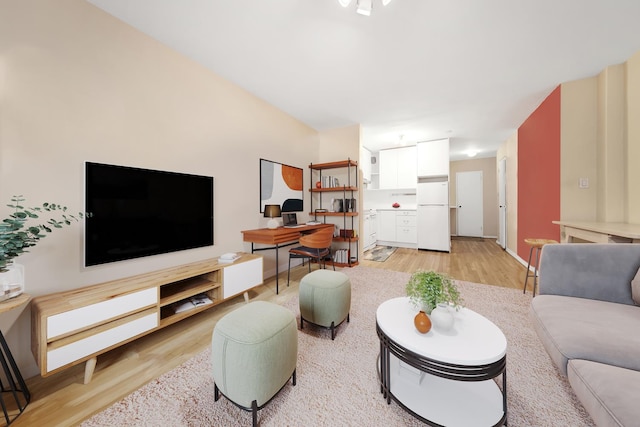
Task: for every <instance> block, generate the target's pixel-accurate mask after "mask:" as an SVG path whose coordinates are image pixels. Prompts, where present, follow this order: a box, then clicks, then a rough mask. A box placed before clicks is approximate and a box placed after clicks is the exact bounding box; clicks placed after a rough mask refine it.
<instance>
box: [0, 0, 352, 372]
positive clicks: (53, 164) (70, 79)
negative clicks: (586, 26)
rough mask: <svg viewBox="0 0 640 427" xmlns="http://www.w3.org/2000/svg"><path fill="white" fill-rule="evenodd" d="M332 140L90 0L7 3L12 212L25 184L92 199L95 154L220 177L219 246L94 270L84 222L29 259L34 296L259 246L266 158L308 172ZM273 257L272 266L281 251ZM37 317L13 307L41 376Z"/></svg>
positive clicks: (17, 341) (62, 196) (2, 126)
mask: <svg viewBox="0 0 640 427" xmlns="http://www.w3.org/2000/svg"><path fill="white" fill-rule="evenodd" d="M319 141H320V139H319V136H318V133H317V132H316V131H314V130H313V129H311V128H309V127H307V126H305V125H304V124H302V123H300V122H298V121H296V120H294V119H293V118H291V117H290V116H288V115H286V114H284V113H283V112H281V111H279V110H278V109H276V108H274V107H272V106H270V105H268V104H266V103H265V102H264V101H262V100H260V99H258V98H256V97H254V96H252V95H251V94H249V93H247V92H246V91H244V90H243V89H240V88H238V87H237V86H234V85H233V84H231V83H229V82H228V81H225V80H223V79H222V78H220V77H218V76H217V75H215V74H213V73H212V72H210V71H209V70H207V69H205V68H203V67H202V66H200V65H198V64H196V63H194V62H193V61H191V60H189V59H187V58H185V57H183V56H181V55H179V54H177V53H176V52H174V51H172V50H170V49H168V48H167V47H165V46H164V45H162V44H160V43H159V42H157V41H155V40H152V39H151V38H149V37H147V36H145V35H143V34H141V33H139V32H137V31H136V30H134V29H132V28H131V27H129V26H127V25H126V24H124V23H122V22H120V21H118V20H116V19H114V18H113V17H111V16H110V15H107V14H106V13H104V12H102V11H101V10H99V9H97V8H95V7H93V6H92V5H90V4H88V3H86V2H84V1H82V0H60V1H57V2H48V1H42V0H40V1H37V0H19V1H18V0H11V1H4V2H1V3H0V204H1V205H2V207H1V208H0V215H1V217H4V216H6V214H7V213H8V208H6V207H4V205H5V204H6V203H7V202H8V201H9V198H10V197H11V195H14V194H23V195H25V196H26V197H27V198H28V201H29V202H31V203H33V204H39V203H41V202H44V201H52V202H58V203H64V204H67V205H69V206H70V207H72V208H73V209H74V210H81V209H82V205H83V203H84V197H83V182H84V174H83V167H84V162H85V161H94V162H104V163H111V164H120V165H128V166H136V167H143V168H151V169H161V170H169V171H177V172H187V173H194V174H203V175H211V176H214V177H215V231H214V232H215V245H214V246H213V247H208V248H202V249H195V250H188V251H182V252H178V253H174V254H167V255H158V256H153V257H147V258H141V259H138V260H132V261H124V262H118V263H113V264H108V265H103V266H96V267H90V268H84V267H83V261H82V247H83V245H82V240H83V233H82V226H80V225H75V224H74V225H73V226H72V227H70V228H69V229H65V230H57V231H56V232H54V233H53V234H51V235H50V236H48V237H47V238H46V239H45V240H43V241H42V242H41V243H40V244H39V245H38V246H37V247H35V248H33V249H32V251H31V252H30V253H29V254H26V255H23V256H21V257H20V258H19V261H20V262H21V263H22V264H24V265H25V266H26V270H27V273H26V290H27V292H28V293H30V294H32V295H34V296H36V295H42V294H49V293H52V292H56V291H62V290H67V289H74V288H77V287H81V286H85V285H89V284H93V283H99V282H103V281H106V280H110V279H116V278H120V277H124V276H130V275H133V274H137V273H142V272H146V271H152V270H155V269H159V268H163V267H167V266H172V265H179V264H183V263H186V262H190V261H194V260H198V259H205V258H208V257H212V256H217V255H219V254H221V253H223V252H228V251H241V250H245V251H248V250H250V246H249V245H248V244H244V243H243V242H242V235H241V230H244V229H251V228H258V227H263V226H265V225H266V220H265V219H264V218H263V217H262V216H261V215H260V213H259V182H260V179H259V159H260V158H266V159H269V160H274V161H278V162H281V163H285V164H289V165H292V166H297V167H300V168H303V169H304V171H305V172H304V173H305V175H304V176H305V183H306V182H308V176H309V175H308V173H309V170H308V165H309V163H312V162H314V163H316V162H318V159H319ZM355 141H356V147H357V138H356V139H355ZM324 156H325V157H327V158H328V157H329V153H326V154H325V155H324ZM353 157H354V158H356V159H357V158H358V154H357V151H355V152H354V153H353ZM308 197H309V195H308V192H307V191H305V208H307V207H308V206H309V204H308V203H309V199H308ZM172 202H173V203H177V204H179V203H180V200H175V201H172ZM305 219H306V217H305V218H303V220H305ZM157 232H158V233H161V232H162V230H157ZM283 251H284V250H283ZM269 252H272V251H269ZM263 254H264V255H265V256H266V257H267V259H266V260H265V265H266V267H265V269H266V270H267V271H266V275H267V276H268V275H269V273H270V272H271V273H272V272H273V270H274V267H275V264H274V254H273V253H267V252H265V253H263ZM284 258H285V257H284V256H282V257H281V259H284ZM16 317H17V320H16V319H15V318H16ZM29 324H30V322H29V310H28V309H24V310H23V311H22V312H18V313H16V314H12V315H11V316H9V317H7V316H2V317H0V326H1V327H2V331H3V332H4V333H5V335H7V338H8V340H9V344H10V346H11V347H12V350H13V352H14V356H16V358H17V360H18V363H19V365H20V367H21V369H22V370H23V373H24V374H25V376H27V377H28V376H31V375H34V374H35V373H36V372H37V370H36V366H35V362H34V359H33V357H32V356H31V353H30V349H29V339H28V337H29V336H30V331H29Z"/></svg>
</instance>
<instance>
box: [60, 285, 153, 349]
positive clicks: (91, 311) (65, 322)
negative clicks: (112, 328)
mask: <svg viewBox="0 0 640 427" xmlns="http://www.w3.org/2000/svg"><path fill="white" fill-rule="evenodd" d="M157 303H158V288H156V287H152V288H148V289H143V290H141V291H138V292H132V293H130V294H127V295H123V296H119V297H116V298H112V299H109V300H106V301H102V302H98V303H95V304H90V305H87V306H85V307H80V308H76V309H75V310H70V311H66V312H64V313H60V314H54V315H52V316H49V317H48V318H47V340H48V341H51V340H53V339H55V338H57V337H60V336H63V335H66V334H70V333H73V332H75V331H79V330H82V329H86V328H88V327H90V326H92V325H96V324H99V323H103V322H105V321H108V320H110V319H114V318H117V317H120V316H123V315H125V314H127V313H131V312H134V311H138V310H141V309H143V308H145V307H149V306H151V305H155V304H157Z"/></svg>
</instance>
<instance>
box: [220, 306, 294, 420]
mask: <svg viewBox="0 0 640 427" xmlns="http://www.w3.org/2000/svg"><path fill="white" fill-rule="evenodd" d="M211 356H212V357H211V362H212V369H213V381H214V393H215V395H214V399H215V401H218V399H219V393H222V394H223V395H224V396H225V397H226V398H227V399H229V400H230V401H231V402H233V403H234V404H235V405H236V406H238V407H240V408H242V409H244V410H246V411H251V412H252V414H253V425H254V426H256V425H257V422H258V414H257V412H258V410H259V409H262V408H263V407H264V406H265V405H266V404H267V403H269V401H270V400H271V399H272V398H273V397H274V396H275V395H276V394H277V393H278V392H279V391H280V390H281V389H282V388H284V386H285V385H286V384H287V382H288V381H289V378H291V379H292V382H293V385H294V386H295V385H296V361H297V358H298V329H297V327H296V319H295V316H294V314H293V313H292V312H291V311H290V310H287V309H286V308H284V307H282V306H279V305H277V304H273V303H270V302H266V301H254V302H251V303H249V304H246V305H244V306H242V307H240V308H238V309H236V310H234V311H232V312H231V313H229V314H227V315H225V316H224V317H222V319H220V320H219V321H218V323H217V324H216V326H215V328H214V329H213V337H212V341H211Z"/></svg>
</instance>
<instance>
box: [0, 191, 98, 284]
mask: <svg viewBox="0 0 640 427" xmlns="http://www.w3.org/2000/svg"><path fill="white" fill-rule="evenodd" d="M11 201H12V203H11V204H8V205H7V206H8V207H10V208H12V209H13V213H11V214H10V215H9V216H8V217H7V218H4V219H3V220H2V222H0V272H4V271H6V269H7V265H8V264H9V262H11V261H12V260H13V258H15V257H17V256H19V255H21V254H22V253H24V252H27V248H30V247H32V246H35V245H36V243H38V241H40V239H42V238H44V237H46V236H47V233H51V232H52V231H53V229H55V228H63V227H64V226H67V225H71V222H72V221H76V222H77V221H78V220H79V219H81V218H84V217H85V216H87V217H90V216H91V214H83V213H78V214H77V215H70V214H67V213H66V212H67V207H66V206H62V205H59V204H55V203H43V204H42V206H36V207H25V206H23V204H22V202H24V201H25V199H24V198H23V196H13V197H12V198H11ZM44 212H50V213H51V212H54V213H55V214H57V215H58V216H57V218H50V219H48V220H40V216H39V214H41V213H44ZM38 220H39V221H40V222H41V223H39V224H30V223H29V222H30V221H31V222H33V221H38Z"/></svg>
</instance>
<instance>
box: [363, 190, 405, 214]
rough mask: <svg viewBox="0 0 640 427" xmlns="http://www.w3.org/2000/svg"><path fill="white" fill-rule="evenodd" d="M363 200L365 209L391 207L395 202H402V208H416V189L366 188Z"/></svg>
mask: <svg viewBox="0 0 640 427" xmlns="http://www.w3.org/2000/svg"><path fill="white" fill-rule="evenodd" d="M363 200H364V201H363V205H364V210H366V209H389V208H391V207H393V206H392V205H393V204H394V203H398V204H400V209H403V208H404V209H416V189H415V188H405V189H394V190H365V191H364V195H363Z"/></svg>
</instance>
